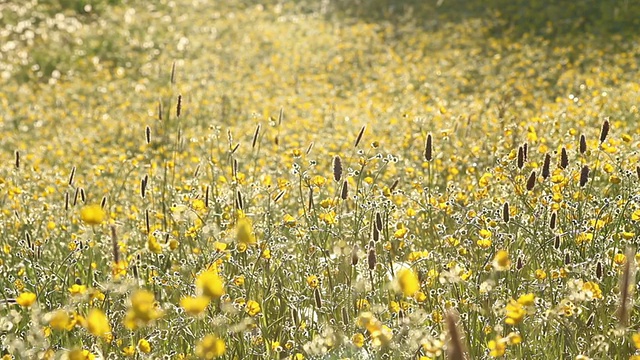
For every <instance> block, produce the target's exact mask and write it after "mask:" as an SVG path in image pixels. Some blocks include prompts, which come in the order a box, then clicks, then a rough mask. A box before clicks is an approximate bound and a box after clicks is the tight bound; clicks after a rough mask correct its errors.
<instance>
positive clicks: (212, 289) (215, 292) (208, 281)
mask: <svg viewBox="0 0 640 360" xmlns="http://www.w3.org/2000/svg"><path fill="white" fill-rule="evenodd" d="M196 287H197V288H198V289H199V290H200V291H201V292H202V295H204V296H206V297H208V298H210V299H218V298H220V297H221V296H222V295H224V284H223V283H222V279H220V276H218V273H217V271H213V270H207V271H203V272H202V273H201V274H200V275H199V276H198V278H197V279H196Z"/></svg>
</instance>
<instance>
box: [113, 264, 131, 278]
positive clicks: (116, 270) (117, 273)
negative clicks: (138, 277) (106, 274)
mask: <svg viewBox="0 0 640 360" xmlns="http://www.w3.org/2000/svg"><path fill="white" fill-rule="evenodd" d="M127 266H129V264H128V263H127V261H126V260H120V261H118V262H113V263H112V264H111V275H112V276H113V278H114V279H116V280H117V279H119V278H120V277H121V276H125V275H127Z"/></svg>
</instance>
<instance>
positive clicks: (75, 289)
mask: <svg viewBox="0 0 640 360" xmlns="http://www.w3.org/2000/svg"><path fill="white" fill-rule="evenodd" d="M69 292H70V293H71V295H73V296H77V295H84V293H86V292H87V286H86V285H80V284H73V285H71V287H70V288H69Z"/></svg>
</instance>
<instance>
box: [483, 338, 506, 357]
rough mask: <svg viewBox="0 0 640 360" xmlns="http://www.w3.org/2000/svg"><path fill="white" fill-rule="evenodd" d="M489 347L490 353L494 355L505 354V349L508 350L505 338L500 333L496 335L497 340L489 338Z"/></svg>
mask: <svg viewBox="0 0 640 360" xmlns="http://www.w3.org/2000/svg"><path fill="white" fill-rule="evenodd" d="M487 347H488V348H489V355H491V356H492V357H500V356H503V355H504V353H505V351H506V350H507V345H506V343H505V341H504V339H503V338H502V337H500V336H499V335H498V336H496V338H495V340H489V343H487Z"/></svg>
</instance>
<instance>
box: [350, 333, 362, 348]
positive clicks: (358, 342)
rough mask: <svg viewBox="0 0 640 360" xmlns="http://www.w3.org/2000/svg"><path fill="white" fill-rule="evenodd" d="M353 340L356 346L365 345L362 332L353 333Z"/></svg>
mask: <svg viewBox="0 0 640 360" xmlns="http://www.w3.org/2000/svg"><path fill="white" fill-rule="evenodd" d="M351 342H352V343H353V345H355V346H356V347H359V348H361V347H363V346H364V335H362V334H361V333H355V334H353V336H352V337H351Z"/></svg>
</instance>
